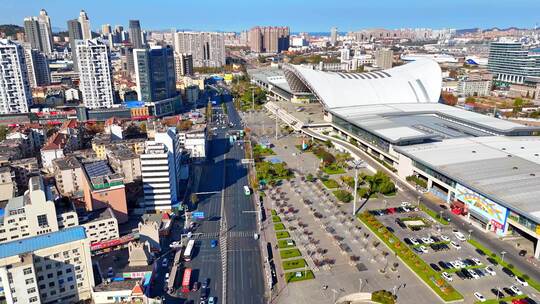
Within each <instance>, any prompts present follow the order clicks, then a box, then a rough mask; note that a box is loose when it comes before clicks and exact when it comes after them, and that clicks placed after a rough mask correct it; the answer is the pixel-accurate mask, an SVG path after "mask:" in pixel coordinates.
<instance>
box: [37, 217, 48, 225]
mask: <svg viewBox="0 0 540 304" xmlns="http://www.w3.org/2000/svg"><path fill="white" fill-rule="evenodd" d="M37 221H38V225H39V227H48V226H49V221H48V220H47V215H46V214H40V215H38V216H37Z"/></svg>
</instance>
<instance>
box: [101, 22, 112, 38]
mask: <svg viewBox="0 0 540 304" xmlns="http://www.w3.org/2000/svg"><path fill="white" fill-rule="evenodd" d="M111 33H112V30H111V25H110V24H103V25H102V26H101V34H102V35H103V36H109V35H110V34H111Z"/></svg>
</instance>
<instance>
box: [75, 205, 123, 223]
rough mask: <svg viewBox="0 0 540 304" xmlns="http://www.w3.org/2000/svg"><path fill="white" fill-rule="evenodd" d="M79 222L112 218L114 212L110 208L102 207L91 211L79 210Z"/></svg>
mask: <svg viewBox="0 0 540 304" xmlns="http://www.w3.org/2000/svg"><path fill="white" fill-rule="evenodd" d="M78 216H79V223H80V224H81V225H82V224H86V223H90V222H95V221H102V220H108V219H112V218H114V214H113V212H112V210H111V208H103V209H98V210H92V211H81V212H78Z"/></svg>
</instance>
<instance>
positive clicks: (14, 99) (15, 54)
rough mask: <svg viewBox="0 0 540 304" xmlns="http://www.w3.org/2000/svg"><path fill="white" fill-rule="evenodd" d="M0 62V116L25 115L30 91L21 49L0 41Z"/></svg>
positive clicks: (29, 99)
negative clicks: (0, 66)
mask: <svg viewBox="0 0 540 304" xmlns="http://www.w3.org/2000/svg"><path fill="white" fill-rule="evenodd" d="M0 62H2V69H1V70H0V114H11V113H27V112H28V107H29V106H30V105H31V104H32V91H31V90H30V82H29V80H28V70H27V69H26V59H25V55H24V49H23V47H22V46H21V45H19V44H17V43H15V42H12V41H11V40H7V39H0Z"/></svg>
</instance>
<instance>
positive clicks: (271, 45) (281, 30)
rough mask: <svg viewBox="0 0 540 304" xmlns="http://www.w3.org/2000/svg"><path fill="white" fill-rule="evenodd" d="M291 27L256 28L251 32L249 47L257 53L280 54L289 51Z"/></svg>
mask: <svg viewBox="0 0 540 304" xmlns="http://www.w3.org/2000/svg"><path fill="white" fill-rule="evenodd" d="M289 39H290V33H289V27H278V26H264V27H260V26H256V27H254V28H252V29H251V30H250V31H249V46H250V48H251V51H253V52H256V53H279V52H281V51H286V50H288V49H289Z"/></svg>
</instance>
